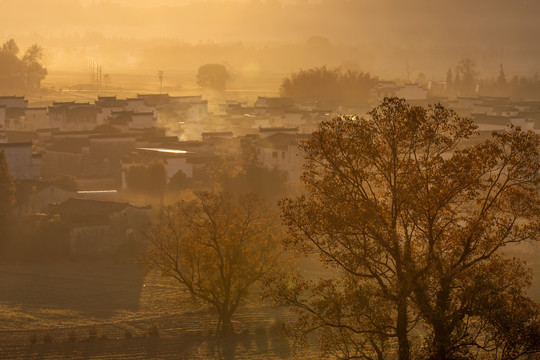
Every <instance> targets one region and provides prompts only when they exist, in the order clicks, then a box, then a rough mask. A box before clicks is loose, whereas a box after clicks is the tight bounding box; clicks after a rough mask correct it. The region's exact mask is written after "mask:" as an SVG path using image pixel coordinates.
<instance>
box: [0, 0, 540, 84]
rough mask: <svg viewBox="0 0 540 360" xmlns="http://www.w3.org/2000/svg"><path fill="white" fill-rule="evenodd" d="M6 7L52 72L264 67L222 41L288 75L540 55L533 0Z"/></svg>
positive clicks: (32, 2) (252, 0)
mask: <svg viewBox="0 0 540 360" xmlns="http://www.w3.org/2000/svg"><path fill="white" fill-rule="evenodd" d="M0 8H1V9H2V12H1V13H0V22H1V23H2V27H1V30H0V39H2V40H3V41H5V40H6V39H9V38H14V39H17V40H18V42H19V43H20V44H21V45H22V46H21V47H24V46H25V45H27V44H30V43H33V42H38V43H40V44H42V45H43V46H44V47H45V48H46V49H47V50H48V51H47V58H46V59H47V61H48V63H49V64H48V65H49V68H50V69H52V70H54V69H56V68H59V67H64V68H76V66H78V65H76V64H77V63H78V62H80V59H81V58H82V57H84V56H91V57H94V58H98V59H100V61H101V62H102V63H103V64H104V66H106V67H108V68H109V69H115V68H123V69H126V68H134V69H135V68H145V67H148V68H154V67H158V66H159V67H162V68H172V67H173V64H177V66H179V67H184V68H186V69H188V68H189V69H192V68H193V67H194V66H195V64H196V63H198V62H208V61H217V62H224V63H227V64H229V65H231V66H233V67H234V66H238V67H244V66H255V67H258V68H262V69H265V68H266V67H267V65H266V64H265V63H264V61H260V60H259V59H257V56H259V57H260V58H267V57H268V54H265V55H264V56H263V55H253V54H254V53H250V54H251V55H249V56H248V57H252V59H250V61H247V62H243V63H238V62H237V59H236V58H235V57H234V56H232V55H230V54H229V53H230V52H232V50H231V51H228V50H227V51H224V52H222V53H220V52H219V51H218V50H219V49H217V48H213V50H210V49H206V50H205V49H203V48H202V47H204V46H208V45H213V46H216V44H218V43H222V44H225V45H224V46H225V47H230V46H231V44H236V45H237V46H239V45H238V44H240V43H241V44H240V45H241V46H243V47H245V46H250V47H254V48H258V49H259V50H260V49H261V48H264V47H267V46H273V47H275V51H274V52H275V58H276V59H280V58H285V60H284V63H283V66H282V68H281V69H282V70H283V71H290V70H291V69H294V68H298V67H306V66H311V65H323V64H328V65H330V66H338V65H340V64H342V63H344V62H351V61H353V62H355V63H356V64H357V65H358V66H359V67H360V68H361V69H363V70H366V71H372V72H380V73H381V75H385V74H388V75H390V76H402V75H403V73H404V70H403V69H404V67H405V65H406V64H408V65H410V66H412V67H413V68H414V69H415V70H417V71H420V70H421V71H424V72H426V73H427V74H428V75H430V74H437V76H441V77H442V76H444V71H445V69H448V68H449V67H450V66H454V65H455V63H456V61H457V60H458V59H460V58H463V57H470V58H473V59H474V60H475V61H476V63H477V64H478V65H479V68H480V69H481V70H482V71H483V72H484V74H485V75H492V74H494V73H496V72H497V70H498V66H499V64H500V63H504V64H505V68H507V69H508V72H509V73H510V74H512V73H518V72H520V73H521V74H523V75H532V74H534V73H535V72H537V71H538V61H537V59H538V58H539V54H540V43H538V41H536V39H538V38H539V37H540V22H538V21H537V17H538V15H539V14H540V2H538V1H530V0H516V1H512V2H509V1H506V0H477V1H470V0H455V1H441V0H410V1H402V0H378V1H373V0H288V1H284V0H282V1H279V0H246V1H241V0H219V1H218V0H200V1H193V0H192V1H189V0H153V1H144V0H109V1H95V0H84V1H76V0H4V1H0ZM314 36H315V38H314ZM186 44H187V45H189V44H191V45H193V46H195V47H197V51H198V53H197V56H195V55H190V54H188V55H186V57H187V59H186V62H185V63H183V62H182V61H180V59H175V60H174V61H172V60H171V61H166V60H163V59H164V58H166V57H168V56H173V55H174V54H177V53H182V52H183V53H185V51H179V50H178V49H177V50H178V51H176V52H175V51H174V48H175V47H179V46H180V47H181V46H186ZM306 44H308V45H307V46H311V49H312V50H313V53H314V54H320V55H321V57H320V59H318V61H315V60H314V59H313V57H310V58H308V59H307V60H306V61H305V62H304V61H300V60H301V59H298V60H299V61H296V62H294V61H292V60H291V61H289V60H287V58H288V57H290V58H298V57H297V56H296V55H290V56H289V55H287V54H288V53H287V52H286V51H288V50H287V49H286V48H283V49H281V48H279V46H285V47H287V46H295V45H301V46H304V45H306ZM281 50H283V51H285V53H284V54H282V55H280V54H279V51H281ZM289 50H290V49H289ZM160 52H161V53H160ZM329 52H334V53H335V55H331V56H330V55H329V54H328V53H329ZM304 53H305V52H304ZM311 55H313V54H311ZM174 56H175V55H174ZM238 56H240V55H237V57H238ZM242 57H243V58H245V57H246V55H245V54H243V55H242ZM154 58H157V60H156V59H154ZM159 59H162V60H159ZM269 63H270V64H275V63H276V61H274V60H273V59H272V61H269ZM250 64H251V65H250ZM254 64H255V65H254ZM275 65H276V66H277V65H278V64H275ZM269 70H271V71H276V69H269ZM441 72H442V73H441ZM439 73H441V74H439Z"/></svg>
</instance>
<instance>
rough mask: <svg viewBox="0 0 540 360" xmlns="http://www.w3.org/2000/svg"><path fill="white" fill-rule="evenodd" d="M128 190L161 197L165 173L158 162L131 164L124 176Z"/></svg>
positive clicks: (165, 179) (164, 186)
mask: <svg viewBox="0 0 540 360" xmlns="http://www.w3.org/2000/svg"><path fill="white" fill-rule="evenodd" d="M126 183H127V188H128V190H131V191H135V192H141V193H145V194H152V195H160V196H162V195H163V193H164V192H165V188H166V186H167V173H166V171H165V166H164V165H163V163H162V162H160V161H153V162H151V163H148V164H133V165H131V166H130V167H129V169H128V170H127V174H126Z"/></svg>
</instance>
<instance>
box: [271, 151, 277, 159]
mask: <svg viewBox="0 0 540 360" xmlns="http://www.w3.org/2000/svg"><path fill="white" fill-rule="evenodd" d="M272 157H273V158H276V159H277V151H274V152H273V153H272Z"/></svg>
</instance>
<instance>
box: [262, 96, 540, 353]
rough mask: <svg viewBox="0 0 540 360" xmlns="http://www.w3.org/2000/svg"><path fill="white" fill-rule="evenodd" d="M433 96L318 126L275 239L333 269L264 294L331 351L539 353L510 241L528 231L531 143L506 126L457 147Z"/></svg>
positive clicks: (535, 226)
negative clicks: (281, 236)
mask: <svg viewBox="0 0 540 360" xmlns="http://www.w3.org/2000/svg"><path fill="white" fill-rule="evenodd" d="M475 133H476V125H475V124H474V123H473V122H472V121H471V120H470V119H467V118H461V117H459V116H458V115H457V114H456V113H454V112H453V111H451V110H448V109H446V108H444V107H443V106H441V105H433V106H429V107H427V108H424V107H416V106H410V105H408V104H407V103H406V102H405V100H402V99H397V98H391V99H385V100H384V101H383V102H382V103H381V104H380V105H379V106H378V107H377V108H375V109H373V110H372V111H371V112H370V113H368V115H367V116H366V117H362V118H358V117H340V118H336V119H333V120H330V121H325V122H322V123H321V124H320V125H319V128H318V130H317V131H315V132H314V133H313V134H312V136H311V138H310V139H309V140H308V141H307V142H305V143H304V144H303V145H302V149H303V152H304V153H305V161H306V163H305V171H304V173H303V176H302V181H303V183H304V185H305V191H304V194H303V195H301V196H299V197H297V198H295V199H286V200H284V201H283V202H282V210H283V218H284V221H285V223H286V224H287V225H288V228H289V234H290V236H289V237H288V238H287V241H286V244H287V246H288V247H289V248H291V249H295V250H297V251H299V252H301V253H306V254H310V253H312V254H316V255H318V257H319V258H320V260H321V261H322V262H323V263H324V264H325V265H326V266H327V267H329V268H331V269H333V271H331V272H329V275H328V277H327V278H325V279H323V280H320V281H310V280H306V279H304V278H303V277H302V276H301V275H300V274H291V273H288V274H282V275H281V276H277V277H275V278H273V279H271V280H270V288H271V291H272V294H273V296H274V298H275V300H276V301H277V302H278V303H280V304H286V305H290V306H292V307H293V308H295V309H296V310H297V311H298V312H299V314H300V317H299V321H298V322H297V323H296V324H295V325H294V326H292V327H291V328H290V329H289V330H290V334H291V335H293V336H294V337H295V338H297V339H300V340H302V339H305V336H306V335H307V334H309V333H311V332H314V331H318V332H319V335H320V336H319V340H320V345H321V349H322V350H323V353H324V354H326V355H332V356H334V357H337V358H341V359H383V358H386V357H387V356H389V355H390V356H392V354H397V356H398V357H399V359H402V360H405V359H410V358H412V357H413V356H414V357H417V356H418V357H422V358H430V359H458V358H459V359H463V358H469V357H474V356H477V355H478V354H482V353H489V354H490V356H492V357H493V358H508V359H510V358H515V357H517V356H520V355H522V354H529V353H532V352H535V351H538V350H539V349H538V344H539V343H540V341H539V340H540V338H539V337H538V335H539V327H538V326H539V322H538V304H536V303H535V302H533V301H531V300H530V299H527V297H526V296H525V294H524V289H525V288H526V286H527V284H528V283H529V281H530V275H529V273H528V272H527V270H526V269H525V268H524V265H523V263H522V262H520V261H519V260H516V259H507V258H505V256H504V254H503V250H504V249H505V248H506V247H507V246H508V245H510V244H514V243H520V242H523V241H528V240H536V239H537V237H538V234H539V222H538V221H539V216H538V215H539V214H540V212H539V200H538V194H537V186H538V171H539V168H540V166H539V162H538V151H537V147H538V145H539V138H538V136H537V135H535V134H534V133H531V132H522V131H521V130H520V129H517V128H509V129H508V131H506V132H504V133H500V134H494V135H493V138H492V139H490V140H488V141H486V142H483V143H480V144H477V145H474V146H470V145H468V144H470V143H471V140H472V139H474V135H475Z"/></svg>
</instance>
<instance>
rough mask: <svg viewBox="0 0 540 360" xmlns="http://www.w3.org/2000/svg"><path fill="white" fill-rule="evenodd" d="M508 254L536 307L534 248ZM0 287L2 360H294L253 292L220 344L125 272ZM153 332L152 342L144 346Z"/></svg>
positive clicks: (200, 321) (195, 307)
mask: <svg viewBox="0 0 540 360" xmlns="http://www.w3.org/2000/svg"><path fill="white" fill-rule="evenodd" d="M510 250H511V251H509V254H508V255H511V256H517V257H521V258H524V259H526V260H528V263H529V266H531V267H532V268H533V271H534V274H535V277H534V279H533V286H532V289H531V290H530V295H531V296H532V297H533V298H534V299H535V300H537V301H539V300H540V278H539V277H538V275H537V274H540V262H539V261H540V257H539V256H538V253H539V251H538V246H526V247H523V248H521V247H520V248H514V249H510ZM298 266H300V267H301V268H302V269H303V272H304V274H305V275H306V276H308V277H311V278H318V277H321V276H323V275H324V272H323V270H321V268H320V267H319V266H318V265H317V263H316V261H314V260H307V261H304V262H303V263H301V264H299V265H298ZM0 287H1V289H2V291H0V359H230V360H233V359H290V358H292V357H293V355H292V352H291V348H290V346H289V344H288V342H287V341H286V340H284V339H282V338H281V337H280V336H279V335H278V333H279V328H280V324H281V323H283V322H290V321H292V320H293V319H294V314H293V313H291V312H289V311H288V310H287V309H283V308H274V307H272V306H271V304H269V303H268V302H263V301H262V300H261V291H260V289H256V290H255V291H254V294H253V297H252V299H250V301H249V302H248V303H247V304H245V306H244V307H242V308H241V309H239V310H238V312H237V314H236V316H235V319H234V320H235V328H236V330H237V331H238V332H242V331H243V332H244V333H243V334H242V335H238V336H236V337H234V338H232V339H228V340H227V341H225V340H221V341H220V340H218V339H216V338H215V337H213V336H210V335H211V333H212V332H213V331H214V329H215V326H216V318H215V315H214V314H213V312H212V311H211V309H208V308H204V307H203V306H201V305H200V304H196V303H194V302H193V301H191V299H190V298H189V296H187V294H185V293H183V292H182V291H181V290H180V289H179V288H178V287H177V286H176V285H175V284H174V283H172V282H170V281H167V280H165V279H163V278H161V277H160V276H159V274H157V273H156V272H154V271H150V272H148V273H146V272H145V270H144V268H142V267H141V266H139V265H137V264H134V263H132V262H118V261H112V260H108V261H71V262H59V263H43V264H13V263H11V264H2V265H0ZM152 328H157V329H158V332H159V336H151V331H150V332H149V330H151V329H152ZM311 348H314V347H313V346H312V347H311ZM314 354H315V351H314V350H310V351H308V352H307V353H304V354H302V355H301V356H300V358H302V359H309V358H315V355H314Z"/></svg>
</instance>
